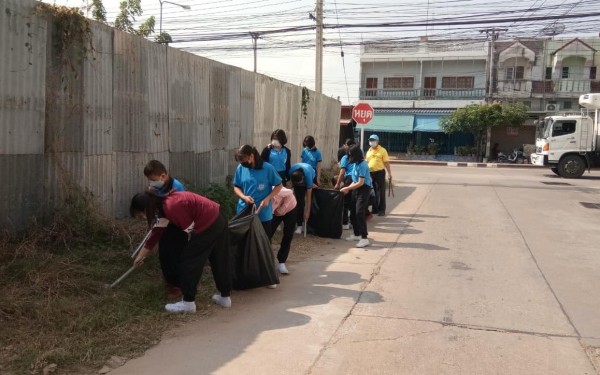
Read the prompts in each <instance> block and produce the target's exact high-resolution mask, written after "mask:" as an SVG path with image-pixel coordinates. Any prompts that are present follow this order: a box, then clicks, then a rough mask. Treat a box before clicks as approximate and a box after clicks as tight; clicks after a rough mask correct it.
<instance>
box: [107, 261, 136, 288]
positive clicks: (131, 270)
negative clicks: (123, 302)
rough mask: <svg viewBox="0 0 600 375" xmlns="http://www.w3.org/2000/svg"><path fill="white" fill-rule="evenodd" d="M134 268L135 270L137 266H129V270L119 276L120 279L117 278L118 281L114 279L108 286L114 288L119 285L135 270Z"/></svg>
mask: <svg viewBox="0 0 600 375" xmlns="http://www.w3.org/2000/svg"><path fill="white" fill-rule="evenodd" d="M136 268H137V266H131V268H130V269H128V270H127V272H125V273H124V274H123V275H121V277H119V278H118V279H116V280H115V282H114V283H112V284H110V287H111V288H114V287H115V286H117V285H118V284H120V283H121V281H123V280H125V278H126V277H127V276H129V274H130V273H132V272H133V270H135V269H136Z"/></svg>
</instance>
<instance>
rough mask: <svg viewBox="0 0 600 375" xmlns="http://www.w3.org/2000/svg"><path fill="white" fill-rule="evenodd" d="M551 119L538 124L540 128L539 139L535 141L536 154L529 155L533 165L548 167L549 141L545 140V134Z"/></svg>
mask: <svg viewBox="0 0 600 375" xmlns="http://www.w3.org/2000/svg"><path fill="white" fill-rule="evenodd" d="M549 120H550V118H549V117H548V118H546V119H544V121H541V122H540V123H537V122H536V125H537V126H538V129H539V130H538V131H537V132H536V133H537V138H536V140H535V152H533V153H532V154H531V155H529V158H530V159H531V160H530V162H531V164H533V165H538V166H544V165H548V150H549V147H548V141H547V140H546V138H544V133H545V132H546V127H547V126H549V122H550V121H549Z"/></svg>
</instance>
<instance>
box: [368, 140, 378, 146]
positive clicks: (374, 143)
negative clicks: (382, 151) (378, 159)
mask: <svg viewBox="0 0 600 375" xmlns="http://www.w3.org/2000/svg"><path fill="white" fill-rule="evenodd" d="M369 146H371V147H376V146H377V141H369Z"/></svg>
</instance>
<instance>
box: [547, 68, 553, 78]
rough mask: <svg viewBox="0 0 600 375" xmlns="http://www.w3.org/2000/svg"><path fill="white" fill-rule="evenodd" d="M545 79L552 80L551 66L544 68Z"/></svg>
mask: <svg viewBox="0 0 600 375" xmlns="http://www.w3.org/2000/svg"><path fill="white" fill-rule="evenodd" d="M546 79H552V67H551V66H549V67H547V68H546Z"/></svg>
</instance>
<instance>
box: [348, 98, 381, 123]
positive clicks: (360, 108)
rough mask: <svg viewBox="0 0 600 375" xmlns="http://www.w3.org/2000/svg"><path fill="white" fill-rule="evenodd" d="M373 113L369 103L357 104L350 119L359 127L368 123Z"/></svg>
mask: <svg viewBox="0 0 600 375" xmlns="http://www.w3.org/2000/svg"><path fill="white" fill-rule="evenodd" d="M374 115H375V111H374V110H373V107H371V105H370V104H369V103H358V104H357V105H356V106H355V107H354V108H353V109H352V118H353V119H354V121H356V123H357V124H359V125H366V124H368V123H369V121H371V120H373V116H374Z"/></svg>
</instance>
